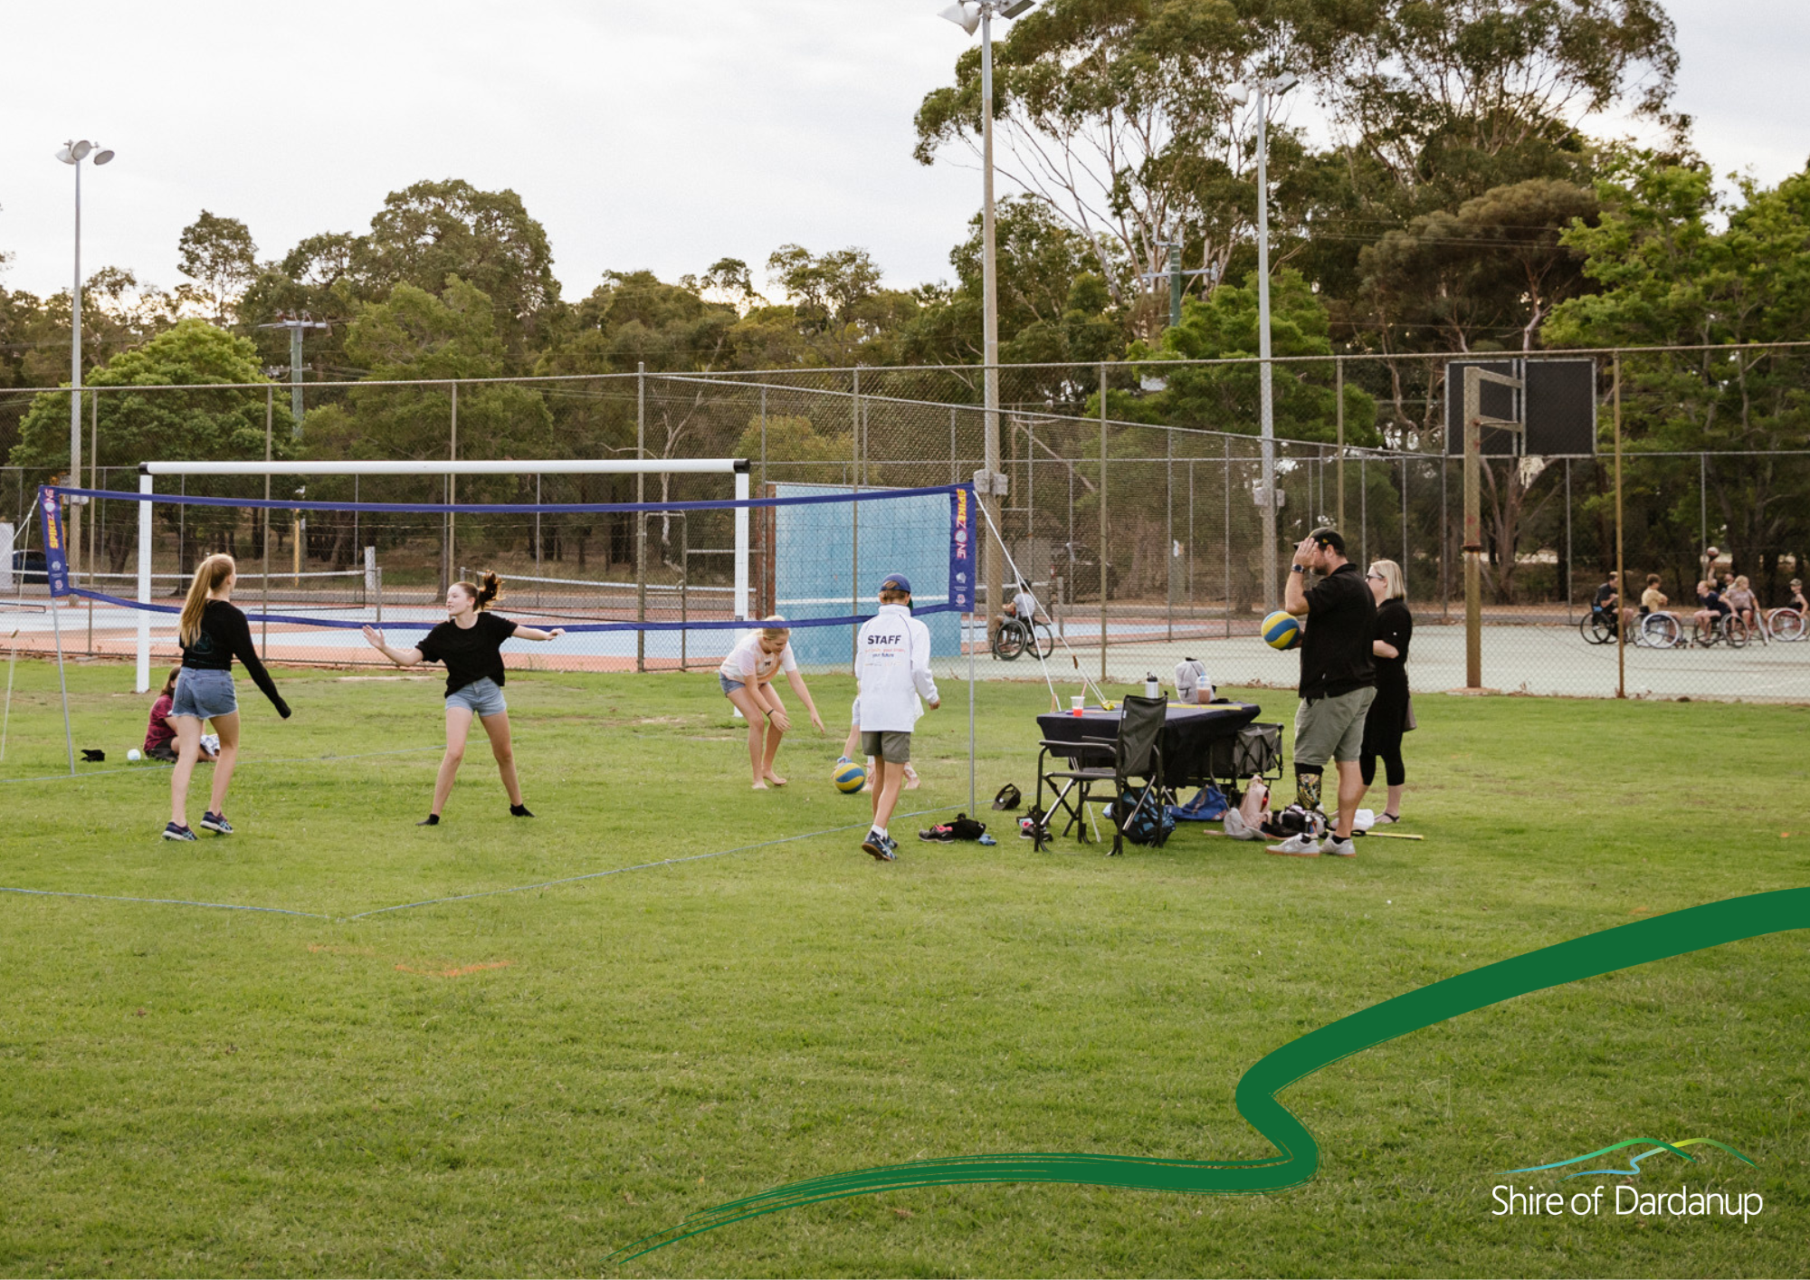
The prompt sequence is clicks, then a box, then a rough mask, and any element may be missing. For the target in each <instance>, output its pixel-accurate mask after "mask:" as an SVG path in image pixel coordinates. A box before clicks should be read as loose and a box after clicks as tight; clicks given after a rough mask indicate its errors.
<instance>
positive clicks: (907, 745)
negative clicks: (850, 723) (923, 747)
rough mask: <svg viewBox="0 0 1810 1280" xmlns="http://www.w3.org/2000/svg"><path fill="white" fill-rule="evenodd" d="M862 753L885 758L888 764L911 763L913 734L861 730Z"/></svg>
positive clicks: (876, 757) (879, 758)
mask: <svg viewBox="0 0 1810 1280" xmlns="http://www.w3.org/2000/svg"><path fill="white" fill-rule="evenodd" d="M861 754H862V755H864V756H872V757H874V758H875V759H876V760H884V761H885V762H886V763H887V764H910V763H911V735H910V734H909V733H898V732H896V731H893V730H887V731H886V732H884V733H870V732H868V731H867V730H865V729H863V730H862V731H861Z"/></svg>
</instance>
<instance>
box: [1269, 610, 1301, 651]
mask: <svg viewBox="0 0 1810 1280" xmlns="http://www.w3.org/2000/svg"><path fill="white" fill-rule="evenodd" d="M1263 643H1264V644H1267V645H1268V646H1269V647H1270V648H1272V649H1292V648H1294V647H1295V646H1296V645H1298V644H1300V643H1301V619H1299V618H1297V617H1295V616H1294V615H1293V614H1289V613H1284V612H1282V610H1280V609H1278V610H1276V612H1274V613H1272V614H1270V616H1269V617H1267V618H1265V619H1264V620H1263Z"/></svg>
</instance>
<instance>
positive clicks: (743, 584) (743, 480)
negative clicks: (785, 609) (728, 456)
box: [735, 471, 752, 619]
mask: <svg viewBox="0 0 1810 1280" xmlns="http://www.w3.org/2000/svg"><path fill="white" fill-rule="evenodd" d="M748 479H749V477H748V473H747V472H746V471H737V472H736V473H735V500H736V501H737V502H746V501H747V500H748ZM748 560H749V555H748V508H746V507H737V508H736V509H735V616H736V617H737V618H738V619H745V618H747V617H748V616H749V615H750V614H751V613H752V610H751V609H750V608H749V604H748Z"/></svg>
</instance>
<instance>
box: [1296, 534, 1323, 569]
mask: <svg viewBox="0 0 1810 1280" xmlns="http://www.w3.org/2000/svg"><path fill="white" fill-rule="evenodd" d="M1319 554H1320V544H1319V543H1317V542H1315V541H1314V540H1313V538H1312V536H1311V535H1310V536H1308V537H1305V538H1303V539H1301V545H1300V546H1298V547H1296V548H1295V563H1296V564H1298V565H1301V566H1302V567H1303V568H1307V569H1311V568H1313V567H1314V561H1315V560H1316V559H1317V558H1318V557H1319Z"/></svg>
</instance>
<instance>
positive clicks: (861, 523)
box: [26, 459, 981, 690]
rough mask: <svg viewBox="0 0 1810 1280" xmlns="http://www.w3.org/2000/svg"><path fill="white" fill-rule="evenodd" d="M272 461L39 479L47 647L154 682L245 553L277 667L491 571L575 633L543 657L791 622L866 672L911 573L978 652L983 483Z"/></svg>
mask: <svg viewBox="0 0 1810 1280" xmlns="http://www.w3.org/2000/svg"><path fill="white" fill-rule="evenodd" d="M254 466H258V464H200V463H197V464H169V463H163V464H150V465H147V466H146V467H145V468H141V475H140V487H139V491H138V492H130V491H127V490H124V489H88V488H78V487H72V486H44V487H43V488H41V489H40V490H39V492H38V499H37V503H36V510H37V513H38V516H39V520H38V522H37V523H38V524H39V526H40V529H39V532H40V535H41V538H42V542H41V546H42V547H43V555H44V562H43V564H44V567H43V575H44V576H43V583H44V586H45V587H46V588H47V592H44V593H40V599H42V596H43V594H48V596H49V597H50V606H51V607H50V609H49V610H47V611H46V614H44V615H38V616H36V617H35V618H34V619H33V620H31V621H28V623H27V624H26V629H27V630H28V631H29V632H30V635H29V637H28V638H27V640H26V647H27V648H28V649H47V648H50V647H52V646H53V645H54V646H56V647H57V648H58V649H59V651H61V652H71V651H74V652H83V651H86V652H90V653H94V654H97V655H104V656H118V657H127V656H132V657H135V658H136V660H137V668H138V670H137V677H138V678H137V682H136V683H137V687H138V688H139V689H141V690H143V689H145V688H148V687H150V683H151V679H150V677H151V669H152V668H153V667H154V666H156V665H158V664H159V663H161V662H163V661H164V660H168V659H174V658H176V657H177V656H178V655H179V650H178V648H177V645H176V636H175V633H176V626H177V616H178V614H179V613H180V610H181V603H182V598H183V595H184V594H185V592H186V590H187V587H188V583H189V581H190V580H191V578H192V576H193V572H194V569H195V566H196V565H197V564H199V563H200V561H201V560H202V559H204V558H205V557H206V556H207V555H209V554H212V553H215V552H226V553H228V554H231V555H233V556H234V558H235V561H236V562H237V565H238V581H237V584H236V586H235V589H234V603H236V604H237V605H238V606H239V607H240V608H241V609H243V610H244V611H245V613H246V615H247V617H248V618H249V620H250V622H251V625H252V633H253V638H254V640H255V641H256V642H257V644H258V645H259V648H260V650H261V654H262V656H263V657H265V658H266V660H268V661H273V662H281V663H309V664H321V665H334V666H339V665H353V664H370V663H382V662H383V661H384V659H383V658H382V657H381V655H379V654H377V653H376V651H375V650H373V649H371V648H370V647H369V646H368V645H367V644H366V642H365V640H364V638H363V636H362V635H361V634H360V629H361V628H362V627H364V626H366V625H371V626H378V627H381V628H383V629H384V630H385V631H386V633H389V634H390V635H391V636H392V638H393V639H394V640H400V641H403V642H406V641H408V639H409V637H410V635H411V634H418V633H422V632H425V631H426V630H428V629H429V628H431V627H433V626H435V625H436V624H438V623H439V622H441V621H443V620H444V619H445V616H446V615H445V609H444V605H443V603H442V601H443V597H444V593H445V590H446V586H447V584H449V583H450V582H455V581H459V580H462V579H470V580H475V579H477V578H479V577H481V576H482V575H483V574H485V573H487V572H494V573H496V574H497V575H498V576H499V577H500V578H501V579H502V580H503V583H504V586H503V595H502V598H501V599H500V600H499V601H498V603H497V605H496V606H495V608H496V609H497V611H498V612H500V613H502V614H504V615H505V616H508V617H510V618H512V619H515V620H517V621H520V622H523V623H526V624H528V625H532V626H537V627H547V628H550V627H562V628H564V629H565V631H566V635H564V636H563V637H561V638H560V639H558V640H556V641H553V642H551V643H549V644H544V645H535V646H532V651H531V652H512V651H511V650H512V649H514V648H516V647H511V649H506V650H505V657H506V660H509V661H511V662H512V663H520V664H521V665H522V666H532V667H534V668H539V669H554V670H578V671H612V670H614V671H620V670H637V669H640V670H649V669H695V668H708V667H710V666H714V665H715V664H716V663H717V662H718V661H720V660H721V658H722V656H723V655H724V654H726V653H727V652H728V650H729V649H730V647H732V646H733V645H734V643H735V641H736V640H737V639H738V638H739V636H740V635H741V634H743V633H745V631H746V630H747V629H748V627H749V626H750V625H752V624H754V623H756V622H758V620H759V619H762V618H765V617H767V616H769V615H772V614H780V615H783V616H784V617H785V618H786V619H787V620H788V623H789V625H791V627H792V628H793V640H792V644H793V651H794V653H795V654H796V656H797V657H798V659H799V662H800V664H801V665H802V666H804V667H805V668H806V669H813V668H815V669H836V668H841V669H846V668H847V666H848V664H849V663H850V661H851V660H852V657H853V652H854V649H853V645H854V630H853V628H854V626H855V624H857V623H858V622H860V621H862V620H863V619H865V618H866V617H869V616H871V615H872V613H873V612H874V610H875V608H877V603H876V599H875V597H876V596H877V594H878V591H879V587H880V584H881V582H882V581H883V580H884V579H885V578H886V577H887V576H888V575H891V574H902V575H905V576H906V577H908V578H909V579H910V581H911V583H912V587H913V599H914V604H915V609H916V612H917V613H918V614H919V615H920V616H922V617H923V618H924V620H925V622H926V623H927V624H928V625H929V626H930V629H931V632H932V637H933V643H934V645H935V651H936V653H937V654H938V656H939V657H943V656H948V657H955V656H957V655H960V654H961V653H962V652H963V649H964V640H965V636H964V632H963V622H962V618H963V615H964V614H967V613H969V612H970V611H971V610H972V609H973V599H974V586H975V578H976V574H975V572H974V555H975V549H976V545H977V543H978V542H979V536H978V532H977V527H978V526H979V525H980V523H981V517H980V513H979V511H978V508H977V505H976V503H975V500H974V494H973V489H972V488H971V487H970V486H968V485H942V486H933V487H927V488H913V489H897V488H870V487H855V486H847V485H835V484H798V483H778V484H771V485H768V486H766V487H765V488H766V492H763V493H761V494H754V493H752V492H751V491H750V483H749V477H748V471H747V467H746V464H745V463H738V461H737V460H735V459H721V460H701V461H698V460H694V461H673V462H656V463H642V464H634V463H573V462H564V463H551V462H519V463H482V464H479V463H472V464H421V465H419V466H416V467H414V468H413V469H411V470H403V469H402V468H404V467H407V466H410V464H388V463H370V464H362V467H361V466H360V464H347V463H338V464H335V463H320V464H311V463H279V464H263V465H262V466H259V467H258V469H257V470H255V471H254V470H253V467H254ZM454 467H460V468H461V469H460V470H458V471H456V472H455V471H452V470H451V468H454ZM669 467H670V468H672V469H671V470H657V469H658V468H669ZM311 468H313V469H311ZM354 468H358V469H357V470H354ZM480 468H481V470H480ZM605 468H607V469H605ZM681 468H682V470H681ZM176 476H179V477H180V483H177V481H176V479H175V477H176ZM172 489H174V490H176V491H175V492H171V491H170V490H172ZM637 489H640V490H642V492H641V493H640V494H637V492H636V490H637ZM647 490H653V491H654V493H653V494H648V493H647V492H646V491H647ZM725 490H730V492H725ZM266 495H268V496H266ZM637 497H639V498H640V499H641V500H638V501H637V500H635V499H636V498H637ZM72 511H73V512H77V513H78V518H79V520H80V522H81V523H80V528H79V529H78V531H77V532H76V534H75V537H76V538H77V545H76V547H74V548H72V547H71V546H70V543H69V539H70V536H71V535H70V524H71V522H70V519H69V517H70V515H71V513H72ZM71 550H79V551H81V552H82V553H83V554H82V555H80V556H79V557H77V556H72V555H71V554H70V552H71ZM520 648H522V649H524V650H525V649H527V647H526V646H521V647H520Z"/></svg>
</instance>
